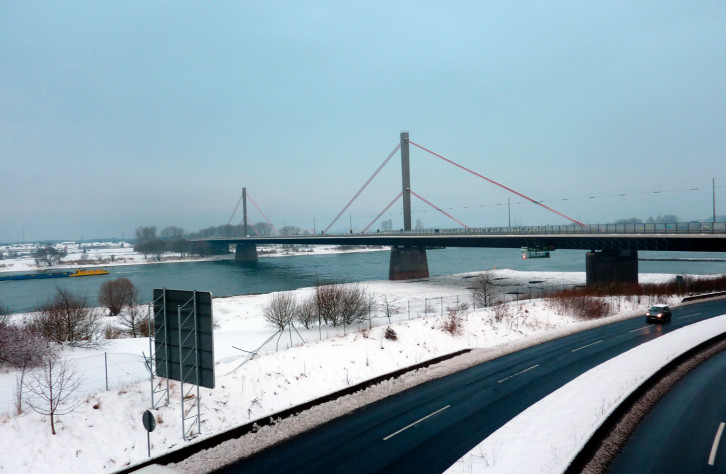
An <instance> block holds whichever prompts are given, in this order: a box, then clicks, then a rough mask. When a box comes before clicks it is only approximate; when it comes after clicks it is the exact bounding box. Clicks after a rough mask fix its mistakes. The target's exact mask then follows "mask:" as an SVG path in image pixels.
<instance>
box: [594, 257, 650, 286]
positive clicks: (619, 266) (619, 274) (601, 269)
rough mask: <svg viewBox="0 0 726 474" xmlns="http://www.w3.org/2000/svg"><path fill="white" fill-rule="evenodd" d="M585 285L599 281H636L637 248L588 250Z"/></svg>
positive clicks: (599, 282) (595, 283) (598, 282)
mask: <svg viewBox="0 0 726 474" xmlns="http://www.w3.org/2000/svg"><path fill="white" fill-rule="evenodd" d="M585 258H586V265H585V268H586V274H587V278H586V281H587V285H588V286H589V285H597V284H601V283H612V282H618V283H638V251H637V250H602V251H599V252H596V251H594V250H593V251H592V252H588V253H587V256H586V257H585Z"/></svg>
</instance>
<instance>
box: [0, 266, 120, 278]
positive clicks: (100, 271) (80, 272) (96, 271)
mask: <svg viewBox="0 0 726 474" xmlns="http://www.w3.org/2000/svg"><path fill="white" fill-rule="evenodd" d="M95 275H108V270H106V269H105V268H89V269H85V268H79V269H77V270H76V271H75V272H39V273H24V274H21V275H0V281H7V280H42V279H45V278H65V277H80V276H95Z"/></svg>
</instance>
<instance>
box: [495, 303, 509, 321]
mask: <svg viewBox="0 0 726 474" xmlns="http://www.w3.org/2000/svg"><path fill="white" fill-rule="evenodd" d="M493 308H494V322H496V323H501V322H502V321H504V320H505V319H507V318H510V317H511V315H512V311H511V308H510V307H509V305H508V304H506V303H501V302H500V303H498V304H496V305H494V307H493Z"/></svg>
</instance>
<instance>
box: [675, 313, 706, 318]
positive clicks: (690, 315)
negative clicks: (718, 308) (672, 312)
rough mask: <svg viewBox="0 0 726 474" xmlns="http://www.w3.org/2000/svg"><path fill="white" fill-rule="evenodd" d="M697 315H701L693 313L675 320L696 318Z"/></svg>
mask: <svg viewBox="0 0 726 474" xmlns="http://www.w3.org/2000/svg"><path fill="white" fill-rule="evenodd" d="M699 314H701V313H693V314H689V315H688V316H681V317H679V318H677V319H685V318H690V317H692V316H698V315H699Z"/></svg>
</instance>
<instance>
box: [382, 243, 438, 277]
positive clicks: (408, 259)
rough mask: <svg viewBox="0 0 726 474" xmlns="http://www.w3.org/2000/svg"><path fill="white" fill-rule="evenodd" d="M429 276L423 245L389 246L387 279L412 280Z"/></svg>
mask: <svg viewBox="0 0 726 474" xmlns="http://www.w3.org/2000/svg"><path fill="white" fill-rule="evenodd" d="M428 277H429V262H428V259H427V258H426V248H425V247H403V246H395V245H394V246H392V247H391V263H390V265H389V267H388V279H389V280H412V279H414V278H428Z"/></svg>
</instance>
